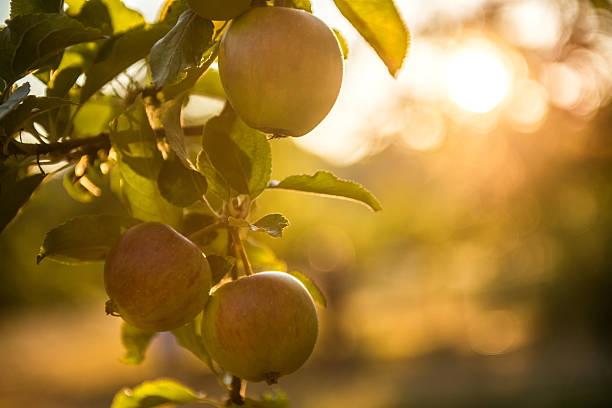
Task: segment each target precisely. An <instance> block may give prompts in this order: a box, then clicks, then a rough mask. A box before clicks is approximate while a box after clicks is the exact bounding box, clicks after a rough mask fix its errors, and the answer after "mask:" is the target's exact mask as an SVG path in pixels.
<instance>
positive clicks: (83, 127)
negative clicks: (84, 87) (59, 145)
mask: <svg viewBox="0 0 612 408" xmlns="http://www.w3.org/2000/svg"><path fill="white" fill-rule="evenodd" d="M121 109H123V106H122V105H121V101H120V100H119V99H118V98H117V97H114V96H111V95H100V94H98V95H95V96H94V97H93V98H91V99H89V100H88V101H87V102H85V103H84V104H82V105H81V106H80V107H79V109H78V111H77V112H76V115H74V120H73V125H74V130H75V131H76V134H77V135H78V136H80V137H82V136H95V135H98V134H100V133H102V132H108V131H109V129H110V127H109V123H110V122H111V121H112V119H114V118H115V116H116V115H117V114H119V113H120V112H121Z"/></svg>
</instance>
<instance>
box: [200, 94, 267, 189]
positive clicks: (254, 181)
mask: <svg viewBox="0 0 612 408" xmlns="http://www.w3.org/2000/svg"><path fill="white" fill-rule="evenodd" d="M203 147H204V149H205V150H206V153H207V154H208V157H209V159H210V161H211V163H212V164H213V166H214V167H215V168H216V169H217V170H218V171H219V173H220V174H221V175H222V177H223V178H224V179H225V180H227V182H228V183H229V185H230V186H231V187H232V188H233V189H234V190H236V191H238V192H239V193H243V194H249V195H250V196H251V197H252V198H255V197H257V196H258V195H259V194H260V193H261V192H262V191H263V190H264V189H265V188H266V185H267V184H268V181H269V180H270V173H271V170H272V153H271V151H270V144H269V143H268V140H267V138H266V135H265V134H263V133H261V132H259V131H257V130H255V129H252V128H250V127H248V126H247V125H246V124H245V123H244V122H242V121H241V120H240V119H239V118H238V117H237V116H236V114H235V113H234V111H233V110H232V109H231V107H230V106H229V104H226V105H225V109H224V110H223V112H221V115H219V116H217V117H214V118H212V119H210V120H209V121H208V122H207V123H206V126H205V128H204V137H203Z"/></svg>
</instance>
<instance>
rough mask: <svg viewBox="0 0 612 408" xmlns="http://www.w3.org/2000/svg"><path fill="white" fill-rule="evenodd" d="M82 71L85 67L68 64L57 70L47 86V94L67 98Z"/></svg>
mask: <svg viewBox="0 0 612 408" xmlns="http://www.w3.org/2000/svg"><path fill="white" fill-rule="evenodd" d="M82 73H83V69H82V68H81V67H79V66H68V67H66V68H64V69H61V70H59V71H55V73H54V74H53V76H52V77H51V80H50V81H49V86H48V87H47V96H54V97H57V98H65V97H66V96H67V95H68V92H69V91H70V88H72V87H73V86H74V83H75V82H76V80H77V79H78V78H79V76H80V75H81V74H82Z"/></svg>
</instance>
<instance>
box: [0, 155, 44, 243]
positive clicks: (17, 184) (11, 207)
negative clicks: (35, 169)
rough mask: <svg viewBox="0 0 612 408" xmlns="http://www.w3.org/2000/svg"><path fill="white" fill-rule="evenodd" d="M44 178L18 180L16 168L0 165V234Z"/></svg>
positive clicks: (40, 176)
mask: <svg viewBox="0 0 612 408" xmlns="http://www.w3.org/2000/svg"><path fill="white" fill-rule="evenodd" d="M44 178H45V175H44V174H32V175H30V176H26V177H23V178H20V177H18V173H17V169H16V168H13V167H4V166H3V164H2V163H0V232H1V231H2V230H3V229H4V228H5V227H6V226H7V225H8V223H9V222H11V220H12V219H13V218H15V216H16V215H17V213H18V212H19V210H20V209H21V207H22V206H23V205H24V204H25V203H26V202H27V201H28V200H29V199H30V197H31V196H32V194H33V193H34V191H35V190H36V188H37V187H38V186H39V185H40V183H41V182H42V181H43V179H44Z"/></svg>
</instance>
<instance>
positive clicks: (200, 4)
mask: <svg viewBox="0 0 612 408" xmlns="http://www.w3.org/2000/svg"><path fill="white" fill-rule="evenodd" d="M186 2H187V5H188V6H189V8H190V9H192V10H193V11H195V13H196V14H197V15H199V16H200V17H202V18H205V19H207V20H229V19H232V18H234V17H236V16H238V15H240V14H242V13H244V12H245V11H247V10H248V9H249V8H250V7H251V0H186Z"/></svg>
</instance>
